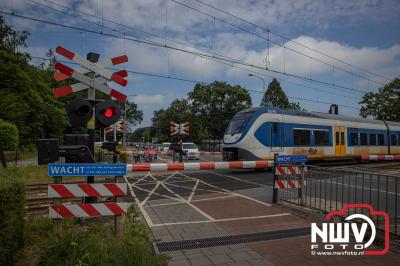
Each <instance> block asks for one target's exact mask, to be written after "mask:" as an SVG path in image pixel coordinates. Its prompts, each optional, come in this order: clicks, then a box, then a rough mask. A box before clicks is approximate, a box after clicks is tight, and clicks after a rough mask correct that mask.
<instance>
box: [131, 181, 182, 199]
mask: <svg viewBox="0 0 400 266" xmlns="http://www.w3.org/2000/svg"><path fill="white" fill-rule="evenodd" d="M132 186H133V187H135V188H137V189H139V190H142V191H144V192H147V193H150V190H148V189H145V188H141V187H138V186H136V185H132ZM153 195H157V196H160V197H163V198H167V199H173V200H176V201H179V200H178V199H176V198H173V197H170V196H167V195H163V194H160V193H157V192H154V193H153Z"/></svg>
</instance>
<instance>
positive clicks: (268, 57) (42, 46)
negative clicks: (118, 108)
mask: <svg viewBox="0 0 400 266" xmlns="http://www.w3.org/2000/svg"><path fill="white" fill-rule="evenodd" d="M211 6H212V7H215V8H212V7H211ZM0 11H3V12H9V13H11V12H12V13H14V14H16V15H19V16H25V17H30V18H35V19H39V20H43V21H49V22H55V23H58V24H61V25H67V26H68V27H70V28H68V27H61V26H56V25H51V24H46V23H43V22H39V21H33V20H29V19H22V18H20V17H16V16H9V15H6V16H5V17H6V21H7V23H8V24H11V25H12V26H13V27H14V28H15V29H16V30H27V31H29V32H30V33H31V35H30V37H29V40H28V43H27V44H28V47H27V48H24V49H23V50H24V51H26V52H28V53H30V54H31V56H33V57H45V54H46V52H47V51H48V50H49V49H53V50H54V49H55V47H56V46H58V45H61V46H64V47H65V48H68V49H70V50H72V51H74V52H76V53H77V54H79V55H81V56H83V57H85V55H86V53H88V52H97V53H100V54H101V57H100V60H102V59H107V58H111V57H115V56H119V55H122V54H126V55H128V57H129V62H128V63H125V64H123V65H120V66H118V67H119V68H124V69H127V70H129V71H130V72H129V75H128V85H127V86H126V87H120V86H119V85H117V84H115V83H110V84H109V85H110V86H111V87H113V88H115V89H117V90H119V91H121V92H122V93H124V94H126V95H128V99H129V100H133V101H134V102H136V103H137V104H138V106H139V109H141V110H143V112H144V120H143V122H142V124H141V125H140V126H150V125H151V120H150V119H151V117H152V115H153V111H155V110H158V109H160V108H166V107H168V106H169V104H170V103H171V102H172V101H173V100H174V99H179V98H185V97H186V96H187V93H188V92H189V91H190V90H192V89H193V86H194V85H195V82H204V83H210V82H212V81H214V80H221V81H226V82H228V83H230V84H235V85H236V84H239V85H241V86H243V87H245V88H246V89H248V90H250V94H251V97H252V101H253V105H254V106H258V105H259V104H260V102H261V98H262V92H263V90H264V85H263V84H264V81H265V84H266V86H268V84H269V82H270V81H271V80H272V78H277V79H278V80H279V81H280V82H281V86H282V88H283V89H284V91H285V93H286V94H287V95H288V96H289V100H290V101H291V102H299V103H300V105H301V106H303V107H304V108H306V109H307V110H309V111H317V112H327V111H328V109H329V106H330V104H333V103H335V104H338V105H339V113H340V114H342V115H348V116H358V114H359V108H360V105H359V102H360V101H361V99H362V96H363V95H364V94H365V93H366V92H368V91H376V90H378V89H379V87H382V86H383V85H384V84H386V83H388V82H390V80H391V79H393V78H395V77H398V76H399V73H400V19H399V16H398V14H399V13H400V2H399V1H398V0H384V1H383V0H382V1H379V0H374V1H373V0H371V1H368V0H360V1H349V0H344V1H342V0H338V1H322V0H321V1H316V0H297V1H284V0H280V1H266V0H262V1H261V0H201V1H196V0H116V1H109V0H86V1H68V0H64V1H61V0H5V1H1V3H0ZM88 31H90V32H88ZM101 33H104V34H101ZM166 47H167V48H166ZM57 59H59V60H65V58H63V57H61V56H58V55H57ZM221 59H224V61H221ZM41 62H42V60H39V59H34V60H32V63H33V64H39V63H41ZM72 66H74V65H72ZM74 67H76V66H74ZM266 68H268V70H266ZM149 74H150V75H149ZM249 74H253V75H254V76H258V77H254V76H249ZM159 76H162V77H159ZM166 77H172V78H177V79H171V78H166ZM263 80H264V81H263ZM321 102H322V103H321Z"/></svg>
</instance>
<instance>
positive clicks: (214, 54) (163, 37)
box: [29, 0, 365, 94]
mask: <svg viewBox="0 0 400 266" xmlns="http://www.w3.org/2000/svg"><path fill="white" fill-rule="evenodd" d="M29 1H30V2H32V3H34V4H38V5H40V6H43V7H46V8H49V9H51V10H53V11H56V12H59V13H64V14H66V15H69V16H72V17H75V18H78V19H81V20H83V21H86V22H89V23H92V24H95V25H98V26H99V24H98V23H96V22H93V21H90V20H87V19H84V18H82V17H79V16H76V15H73V14H70V13H65V12H64V11H61V10H58V9H55V8H53V7H50V6H47V5H44V4H41V3H38V2H36V1H34V0H29ZM42 1H44V2H47V3H51V4H54V5H56V6H59V7H62V8H65V9H68V10H72V11H74V12H77V13H81V14H84V15H86V16H90V17H94V18H97V19H100V20H101V21H103V20H106V21H108V22H111V23H114V24H116V25H120V26H124V27H127V28H131V29H133V30H135V31H139V32H141V33H145V34H147V35H150V36H154V37H157V38H160V39H162V40H163V42H164V46H166V43H167V36H166V32H165V35H164V36H158V35H157V34H154V33H149V32H146V31H143V30H140V29H137V28H136V27H132V26H128V25H125V24H121V23H117V22H115V21H112V20H107V19H104V18H103V17H97V16H95V15H92V14H89V13H86V12H82V11H79V10H76V9H73V8H70V7H67V6H64V5H61V4H58V3H54V2H52V1H50V0H42ZM168 3H169V2H167V7H168ZM167 7H166V8H167ZM166 22H167V21H166ZM214 22H215V20H214ZM166 25H167V24H166ZM102 27H103V25H102ZM214 27H215V23H214ZM107 28H108V29H110V30H111V31H115V32H119V33H121V34H123V35H124V38H125V35H126V33H125V32H122V31H119V30H115V29H113V28H111V27H107ZM101 33H102V32H101ZM214 33H215V28H213V34H214ZM131 36H133V35H131ZM133 37H135V38H140V39H144V40H146V41H149V42H152V41H151V40H148V39H146V38H142V37H137V36H133ZM168 41H169V42H173V43H177V44H179V45H184V46H188V47H191V48H194V49H196V50H199V51H202V52H206V53H209V51H207V50H204V49H200V48H197V47H195V46H193V45H190V44H186V43H183V42H179V41H175V40H171V39H168ZM213 41H214V42H215V36H214V37H213ZM214 45H215V44H213V47H212V53H213V56H214V57H215V56H216V55H218V56H219V57H223V58H226V59H231V60H234V59H233V58H230V57H226V56H223V55H221V54H218V53H216V52H215V49H214ZM286 48H287V47H286ZM283 49H285V47H284V46H283ZM169 56H170V55H169V52H168V51H167V57H168V58H167V59H168V65H169ZM238 62H242V61H238ZM283 63H285V62H283ZM251 65H253V64H251ZM271 71H273V70H271ZM168 72H169V70H168ZM278 72H279V71H278ZM259 74H260V73H259ZM276 74H278V73H276ZM283 74H287V73H286V71H285V66H284V69H283ZM261 75H262V74H261ZM352 76H354V75H352ZM300 77H301V76H300ZM301 78H303V79H307V80H311V81H317V82H319V81H318V80H314V79H311V74H310V76H309V78H304V77H301ZM320 84H321V85H327V86H332V85H334V87H336V88H337V89H339V90H342V89H343V88H344V89H346V90H348V89H349V88H347V87H344V86H335V84H330V83H328V82H325V83H320ZM351 90H352V91H357V92H359V93H362V94H364V93H365V91H361V90H356V89H354V87H353V86H352V88H351Z"/></svg>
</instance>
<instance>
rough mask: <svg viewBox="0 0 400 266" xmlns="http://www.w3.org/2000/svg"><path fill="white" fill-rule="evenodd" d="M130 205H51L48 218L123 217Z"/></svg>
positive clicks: (126, 203)
mask: <svg viewBox="0 0 400 266" xmlns="http://www.w3.org/2000/svg"><path fill="white" fill-rule="evenodd" d="M130 204H131V203H128V202H109V203H88V204H64V205H53V206H50V207H49V217H50V218H53V219H55V218H79V217H81V218H82V217H100V216H116V215H124V214H126V213H127V211H128V207H129V205H130Z"/></svg>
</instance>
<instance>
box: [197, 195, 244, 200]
mask: <svg viewBox="0 0 400 266" xmlns="http://www.w3.org/2000/svg"><path fill="white" fill-rule="evenodd" d="M233 197H237V196H236V195H229V196H224V197H215V198H206V199H198V200H192V201H191V202H199V201H208V200H217V199H226V198H233Z"/></svg>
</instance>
